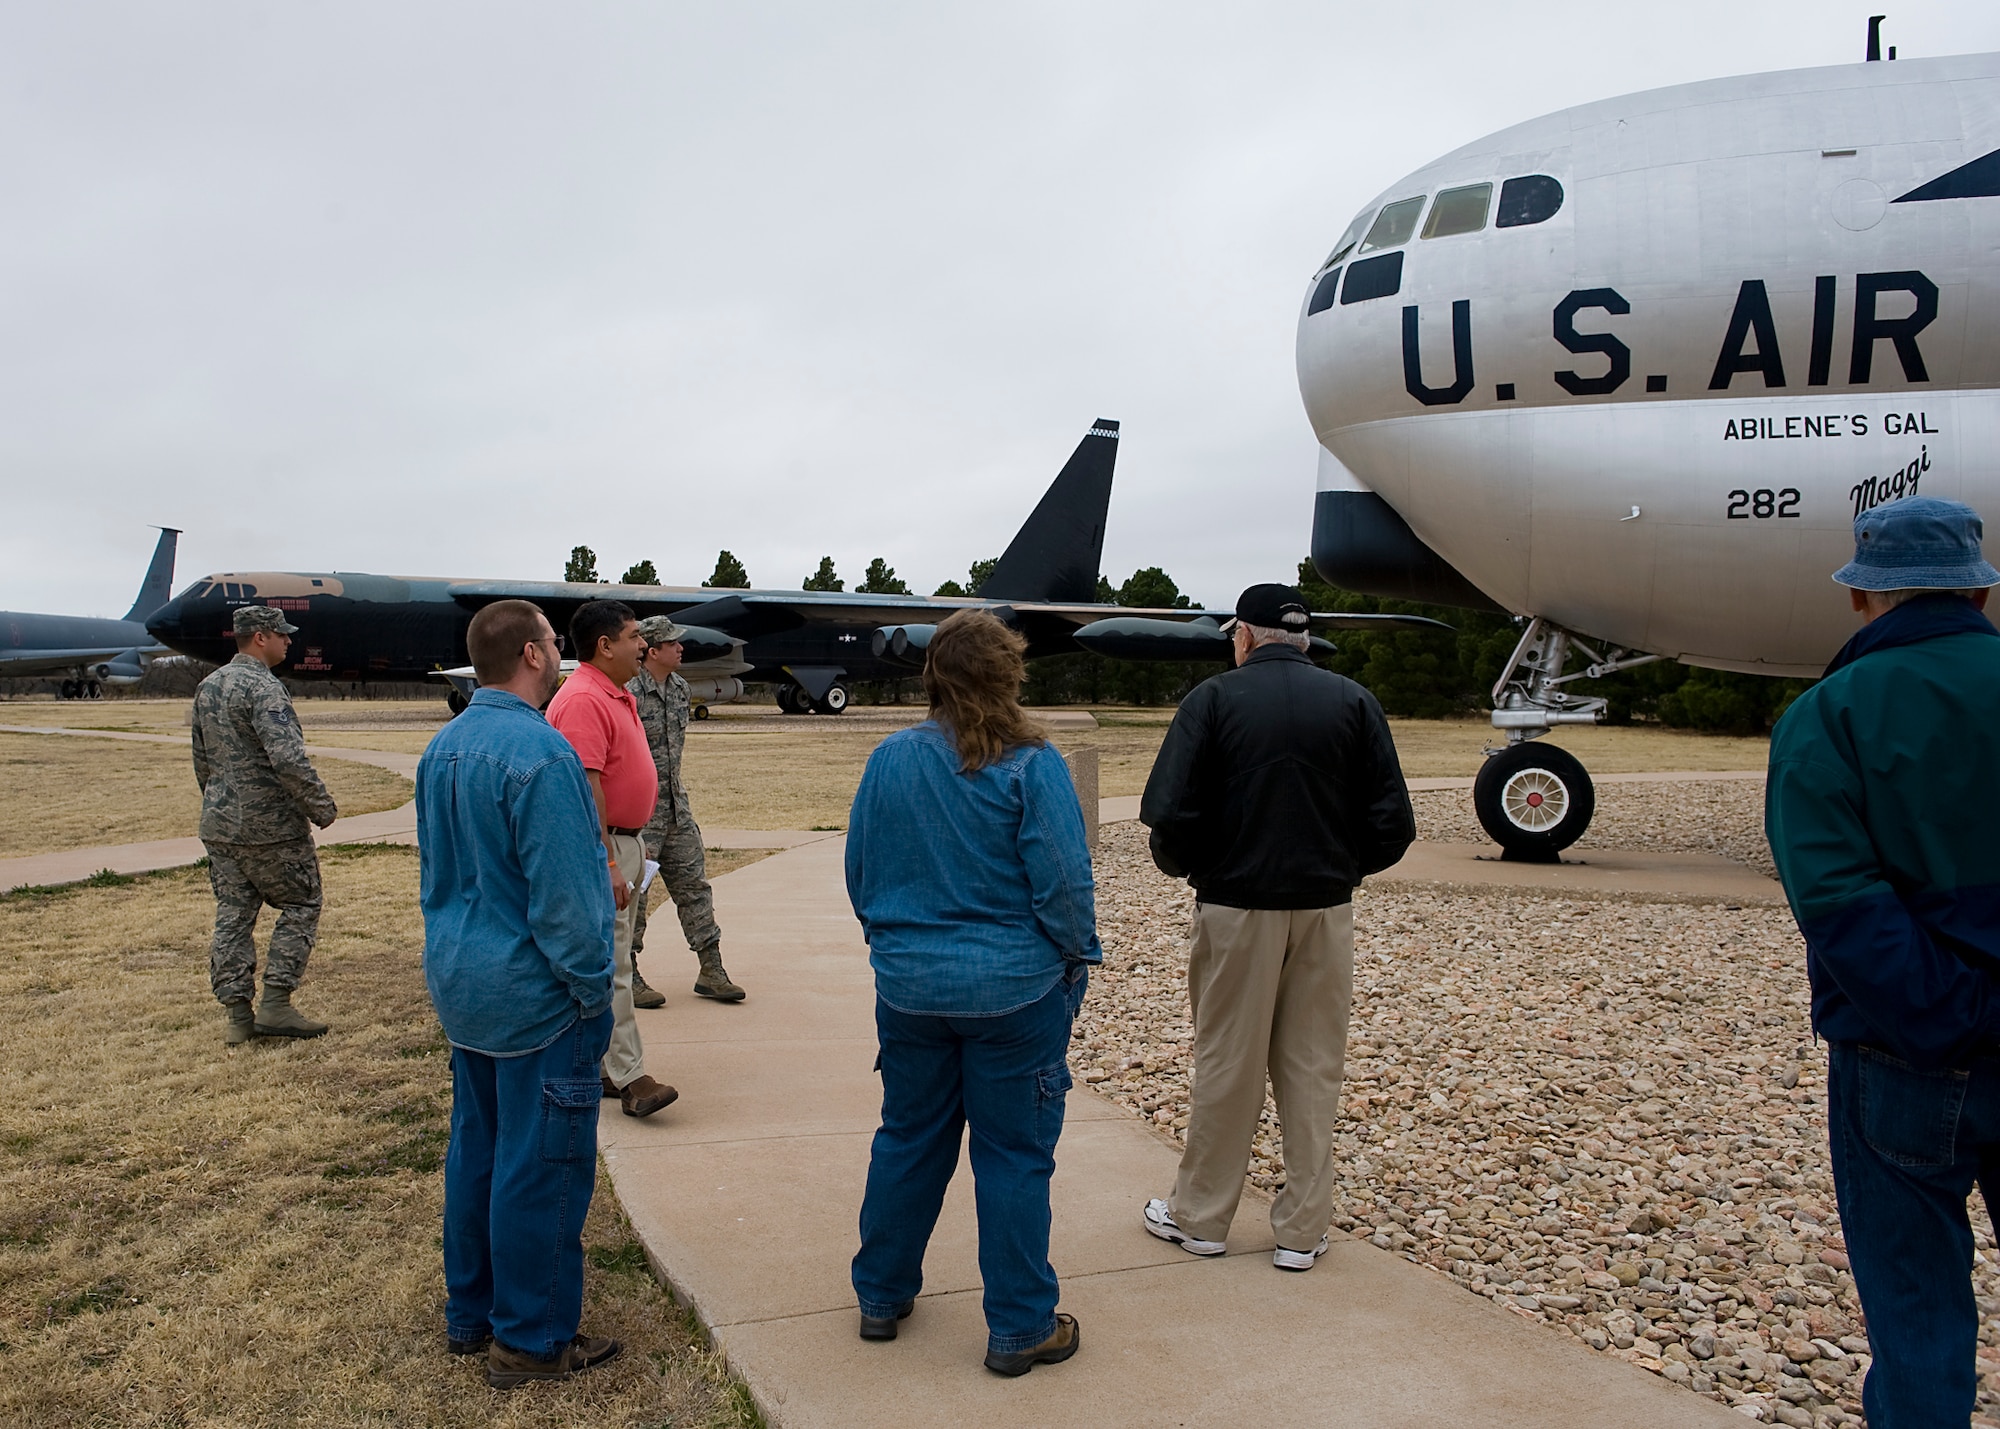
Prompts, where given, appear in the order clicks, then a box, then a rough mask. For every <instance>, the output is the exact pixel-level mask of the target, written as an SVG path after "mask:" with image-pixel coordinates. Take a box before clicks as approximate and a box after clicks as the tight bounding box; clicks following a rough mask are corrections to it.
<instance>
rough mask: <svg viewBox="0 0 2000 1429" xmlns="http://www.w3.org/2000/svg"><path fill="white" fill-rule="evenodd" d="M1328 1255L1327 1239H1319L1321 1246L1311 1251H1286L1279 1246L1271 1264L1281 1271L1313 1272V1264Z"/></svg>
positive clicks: (1272, 1256)
mask: <svg viewBox="0 0 2000 1429" xmlns="http://www.w3.org/2000/svg"><path fill="white" fill-rule="evenodd" d="M1325 1254H1326V1237H1325V1236H1321V1237H1320V1238H1319V1244H1318V1245H1316V1246H1314V1247H1313V1248H1312V1249H1311V1250H1286V1249H1285V1248H1284V1247H1283V1246H1279V1247H1278V1248H1277V1249H1276V1250H1274V1251H1272V1252H1271V1264H1273V1265H1275V1266H1277V1267H1278V1269H1280V1270H1311V1269H1312V1268H1313V1262H1314V1261H1315V1260H1318V1259H1319V1258H1320V1257H1321V1256H1322V1255H1325Z"/></svg>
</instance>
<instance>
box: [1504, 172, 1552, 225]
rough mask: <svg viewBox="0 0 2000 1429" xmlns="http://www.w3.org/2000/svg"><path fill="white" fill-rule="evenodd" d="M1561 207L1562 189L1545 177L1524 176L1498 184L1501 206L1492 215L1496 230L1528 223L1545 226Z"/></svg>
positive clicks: (1542, 175)
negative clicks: (1543, 224)
mask: <svg viewBox="0 0 2000 1429" xmlns="http://www.w3.org/2000/svg"><path fill="white" fill-rule="evenodd" d="M1562 206H1563V186H1562V185H1561V184H1560V183H1558V182H1556V181H1555V180H1554V179H1552V178H1550V177H1549V176H1548V175H1547V174H1526V175H1524V176H1522V177H1521V178H1518V179H1509V180H1507V182H1506V183H1504V184H1502V185H1500V207H1499V210H1498V211H1497V212H1496V213H1495V214H1494V215H1493V226H1494V227H1495V228H1525V227H1527V226H1528V225H1529V224H1531V223H1547V222H1548V221H1549V220H1550V219H1552V218H1554V217H1555V216H1556V212H1557V210H1559V209H1561V208H1562Z"/></svg>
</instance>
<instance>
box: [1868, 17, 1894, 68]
mask: <svg viewBox="0 0 2000 1429" xmlns="http://www.w3.org/2000/svg"><path fill="white" fill-rule="evenodd" d="M1888 18H1889V17H1888V16H1887V15H1870V16H1869V17H1868V61H1869V63H1871V64H1872V63H1874V62H1875V61H1876V60H1879V59H1881V58H1882V22H1883V21H1884V20H1886V19H1888ZM1895 57H1896V47H1895V46H1894V45H1891V46H1889V58H1890V59H1894V58H1895Z"/></svg>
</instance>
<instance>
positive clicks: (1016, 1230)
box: [854, 963, 1089, 1354]
mask: <svg viewBox="0 0 2000 1429" xmlns="http://www.w3.org/2000/svg"><path fill="white" fill-rule="evenodd" d="M1088 982H1089V978H1088V975H1087V972H1086V969H1085V968H1084V966H1083V964H1081V963H1078V964H1075V965H1074V966H1072V967H1071V969H1070V971H1069V973H1068V974H1067V975H1066V976H1065V977H1064V979H1063V980H1062V981H1061V982H1058V983H1057V984H1056V985H1055V986H1054V987H1052V988H1050V989H1049V991H1048V992H1047V993H1046V994H1045V995H1044V996H1043V997H1042V998H1041V999H1040V1000H1039V1001H1037V1002H1032V1003H1030V1004H1029V1005H1028V1006H1026V1007H1023V1008H1019V1009H1017V1010H1016V1011H1013V1012H1009V1013H1004V1014H1002V1015H1001V1016H998V1017H917V1016H912V1015H911V1014H909V1013H907V1012H898V1011H896V1010H895V1009H894V1008H893V1007H890V1006H888V1005H887V1004H886V1003H884V1002H882V1001H881V1000H880V999H879V998H878V999H877V1000H876V1003H875V1028H876V1031H877V1033H878V1035H879V1036H880V1038H881V1045H882V1054H881V1056H880V1058H879V1059H878V1061H877V1066H879V1067H880V1069H881V1072H882V1126H881V1129H880V1130H878V1131H877V1132H876V1133H875V1145H874V1149H873V1151H872V1152H871V1154H870V1156H869V1161H868V1191H867V1194H866V1195H865V1196H864V1197H863V1199H862V1202H861V1249H860V1251H859V1252H858V1253H857V1254H856V1255H855V1257H854V1294H855V1296H856V1298H857V1299H858V1300H859V1301H860V1302H861V1313H862V1314H864V1315H872V1316H875V1317H877V1318H880V1319H887V1318H889V1317H891V1316H893V1315H896V1314H898V1313H900V1312H901V1311H903V1310H905V1309H907V1308H908V1307H909V1306H910V1304H911V1303H912V1302H913V1301H914V1300H915V1299H916V1298H917V1292H918V1291H919V1290H921V1289H923V1284H924V1248H925V1247H926V1246H928V1245H929V1244H930V1239H931V1231H932V1230H933V1229H934V1228H935V1227H936V1226H937V1218H938V1211H939V1209H940V1208H941V1207H942V1206H943V1205H944V1190H945V1187H946V1186H947V1185H948V1184H950V1181H951V1178H952V1173H953V1172H955V1171H956V1170H957V1169H958V1147H959V1142H960V1139H961V1138H962V1136H963V1134H964V1131H965V1128H966V1126H967V1124H968V1123H969V1124H970V1125H971V1127H972V1185H973V1196H974V1200H975V1202H976V1204H977V1206H978V1210H979V1273H980V1277H981V1279H983V1280H984V1281H985V1283H986V1296H985V1308H986V1334H987V1347H988V1348H989V1349H992V1350H994V1351H997V1352H998V1353H1000V1354H1013V1353H1015V1352H1016V1351H1019V1350H1025V1349H1030V1348H1032V1347H1034V1346H1035V1345H1039V1344H1040V1343H1041V1342H1042V1341H1044V1340H1046V1339H1047V1338H1048V1337H1049V1336H1050V1335H1053V1334H1054V1333H1055V1331H1056V1272H1055V1269H1054V1267H1053V1266H1051V1265H1050V1264H1049V1178H1050V1177H1051V1176H1052V1175H1054V1174H1055V1169H1056V1138H1058V1137H1059V1136H1061V1135H1062V1126H1063V1098H1064V1094H1065V1093H1067V1092H1068V1091H1069V1087H1070V1076H1069V1060H1068V1054H1069V1033H1070V1025H1071V1023H1073V1022H1074V1021H1075V1020H1076V1010H1077V1008H1078V1007H1079V1006H1081V1005H1082V1003H1083V992H1084V988H1085V987H1086V985H1087V984H1088Z"/></svg>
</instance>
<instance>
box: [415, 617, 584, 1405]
mask: <svg viewBox="0 0 2000 1429" xmlns="http://www.w3.org/2000/svg"><path fill="white" fill-rule="evenodd" d="M466 645H467V647H468V649H469V650H470V652H471V655H472V666H473V670H474V671H475V673H477V675H478V676H479V681H480V685H481V688H480V689H479V691H478V692H477V693H475V694H474V695H473V697H472V703H471V706H470V707H469V708H468V709H467V710H466V711H465V712H464V713H463V714H461V715H460V716H459V717H458V718H457V719H455V720H453V721H452V722H451V724H449V725H448V726H446V727H445V729H444V730H443V732H441V733H440V734H439V735H438V736H437V738H436V739H434V740H432V741H431V744H430V748H429V749H427V750H426V751H425V752H424V757H423V759H422V761H421V762H420V763H419V764H418V766H417V835H418V844H419V846H420V847H421V849H422V867H423V885H422V901H423V910H424V981H425V983H426V985H427V986H428V987H429V989H430V994H431V1004H432V1005H433V1006H434V1007H435V1008H436V1009H437V1015H438V1021H439V1022H441V1023H442V1024H443V1025H444V1032H445V1036H446V1037H447V1038H449V1039H450V1041H451V1048H452V1051H451V1068H452V1099H451V1147H450V1149H449V1150H448V1151H447V1152H446V1154H445V1167H444V1272H445V1291H446V1299H445V1333H446V1338H447V1342H448V1347H449V1349H450V1350H451V1352H452V1353H453V1354H476V1353H478V1352H479V1351H480V1350H482V1349H487V1351H488V1353H487V1368H486V1378H487V1382H488V1383H489V1384H491V1385H493V1386H494V1387H495V1388H496V1389H512V1388H514V1387H515V1386H516V1385H519V1384H522V1383H525V1382H527V1381H529V1380H537V1379H558V1378H561V1377H563V1376H565V1375H571V1374H575V1373H577V1372H578V1371H580V1370H584V1369H588V1368H590V1367H591V1366H592V1365H595V1364H600V1363H602V1362H603V1361H605V1360H607V1359H609V1358H611V1356H613V1355H615V1354H617V1353H618V1350H619V1348H620V1346H619V1344H618V1342H617V1341H616V1340H608V1339H598V1338H592V1337H589V1336H585V1335H580V1334H578V1333H577V1321H578V1319H579V1318H580V1317H581V1315H582V1311H583V1218H584V1215H585V1213H586V1212H587V1211H588V1210H589V1209H590V1197H591V1192H592V1190H593V1189H594V1188H595V1186H596V1180H597V1105H598V1098H599V1096H600V1087H599V1082H598V1073H597V1064H598V1060H599V1059H600V1058H601V1057H603V1055H604V1050H605V1048H606V1046H607V1045H608V1044H609V1042H610V1039H611V918H612V909H611V893H610V889H609V887H608V886H607V883H606V880H605V876H604V851H603V845H602V843H601V842H599V839H598V829H597V815H596V810H595V807H594V805H593V803H592V801H591V795H590V786H589V784H588V783H587V782H586V781H585V778H584V772H583V764H582V762H581V761H580V760H578V758H577V756H576V751H575V750H574V749H572V748H571V747H570V743H569V741H568V740H566V739H564V738H563V737H562V736H561V735H560V734H558V733H557V732H556V731H555V730H554V729H552V728H550V726H549V723H548V721H547V720H546V719H544V718H543V717H542V713H541V709H542V706H543V705H545V704H546V703H547V702H548V699H549V696H550V695H552V694H554V693H555V688H556V685H557V683H558V682H559V681H560V679H561V673H560V670H561V667H560V657H559V654H558V649H557V643H556V636H555V632H554V630H552V629H551V628H550V626H549V622H548V620H547V619H546V618H545V617H544V616H543V615H542V612H541V611H540V610H539V609H537V608H536V607H535V606H533V605H530V604H529V603H528V602H526V601H522V600H503V601H498V602H496V603H494V604H492V605H489V606H486V607H485V608H484V609H482V610H481V611H480V612H479V614H477V615H476V616H474V617H473V620H472V624H471V626H470V628H469V629H468V630H467V632H466ZM489 1346H490V1348H489Z"/></svg>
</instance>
